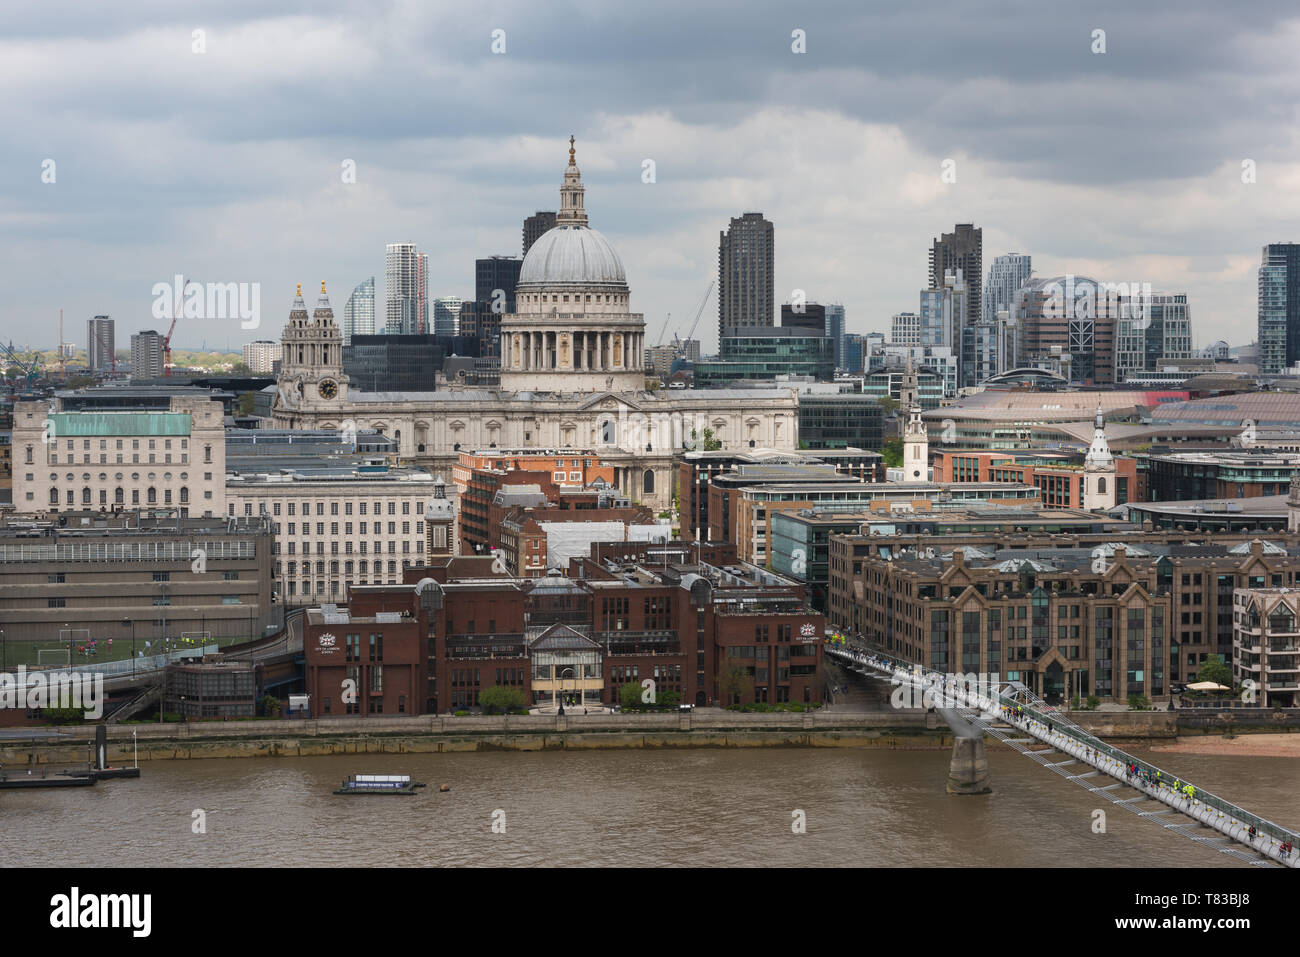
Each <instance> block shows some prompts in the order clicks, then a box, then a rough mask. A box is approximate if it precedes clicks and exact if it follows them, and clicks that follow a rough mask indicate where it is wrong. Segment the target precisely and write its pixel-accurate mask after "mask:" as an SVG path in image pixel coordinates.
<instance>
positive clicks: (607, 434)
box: [600, 419, 614, 445]
mask: <svg viewBox="0 0 1300 957" xmlns="http://www.w3.org/2000/svg"><path fill="white" fill-rule="evenodd" d="M600 441H601V442H602V443H603V444H605V445H613V444H614V422H613V420H612V419H606V420H605V421H604V422H602V423H600Z"/></svg>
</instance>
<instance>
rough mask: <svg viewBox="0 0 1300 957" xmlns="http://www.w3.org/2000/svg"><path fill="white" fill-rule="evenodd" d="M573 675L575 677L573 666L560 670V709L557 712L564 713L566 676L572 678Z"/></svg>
mask: <svg viewBox="0 0 1300 957" xmlns="http://www.w3.org/2000/svg"><path fill="white" fill-rule="evenodd" d="M571 677H573V669H572V668H565V669H564V670H563V671H561V672H560V677H559V682H560V709H559V710H558V711H557V712H556V714H564V679H565V678H571Z"/></svg>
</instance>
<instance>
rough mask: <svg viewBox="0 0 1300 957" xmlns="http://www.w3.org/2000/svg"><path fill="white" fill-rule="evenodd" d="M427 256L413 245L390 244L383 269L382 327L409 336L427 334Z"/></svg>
mask: <svg viewBox="0 0 1300 957" xmlns="http://www.w3.org/2000/svg"><path fill="white" fill-rule="evenodd" d="M427 264H428V257H427V256H426V255H425V254H423V253H421V252H420V251H419V250H418V249H416V247H415V243H389V244H388V248H387V254H386V257H385V269H384V300H385V319H384V328H385V329H386V330H387V331H388V332H390V333H400V334H404V335H411V334H417V333H425V332H429V331H430V330H429V328H428V321H429V284H428V272H427V269H428V265H427Z"/></svg>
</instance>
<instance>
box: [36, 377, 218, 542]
mask: <svg viewBox="0 0 1300 957" xmlns="http://www.w3.org/2000/svg"><path fill="white" fill-rule="evenodd" d="M225 473H226V433H225V429H224V426H223V411H222V407H221V403H220V402H217V401H212V400H208V399H199V398H190V397H173V398H172V399H171V406H170V409H169V410H168V411H167V412H152V411H151V412H133V411H132V412H127V411H120V412H119V411H110V410H98V409H97V410H93V411H84V412H82V411H78V412H64V411H62V400H55V403H54V405H53V407H52V406H51V404H50V403H49V402H18V403H15V406H14V428H13V486H14V489H13V502H14V508H15V510H17V511H19V512H57V511H68V510H73V509H76V510H83V511H84V510H87V509H93V510H97V511H104V512H111V511H116V510H122V509H132V508H178V509H180V511H181V514H182V515H194V516H218V515H224V514H225V513H226V494H225V489H226V486H225V477H226V475H225Z"/></svg>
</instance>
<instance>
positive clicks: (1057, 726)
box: [831, 643, 1300, 844]
mask: <svg viewBox="0 0 1300 957" xmlns="http://www.w3.org/2000/svg"><path fill="white" fill-rule="evenodd" d="M831 644H832V648H831V650H832V652H834V653H838V654H847V655H848V656H849V657H851V658H855V659H861V660H862V661H863V662H864V663H868V664H871V665H872V666H873V667H876V668H879V669H881V670H885V668H886V667H887V666H886V665H884V664H883V663H877V662H883V661H885V660H887V661H888V662H889V663H890V666H897V667H891V673H892V674H894V675H897V674H899V673H900V672H902V673H903V674H908V675H910V676H911V677H912V679H913V680H914V681H917V682H919V683H924V682H923V681H922V680H921V679H922V678H930V679H936V678H939V679H942V678H946V677H948V676H946V675H943V674H941V673H940V672H937V671H926V670H925V669H924V668H922V667H921V666H920V665H918V664H916V663H915V662H910V661H906V660H905V659H902V658H899V657H897V656H894V655H890V656H888V657H887V659H881V658H879V657H878V656H876V655H875V654H873V653H871V652H864V651H861V650H858V649H849V648H835V647H833V643H831ZM902 665H906V666H907V667H901V666H902ZM1019 694H1020V695H1022V696H1026V697H1028V698H1030V699H1031V700H1032V701H1036V702H1038V704H1039V707H1037V708H1035V707H1034V706H1033V704H1030V705H1029V706H1026V705H1025V703H1024V702H1023V701H1022V700H1018V699H1017V697H1016V696H1014V695H1004V694H1003V693H1002V692H1000V691H995V692H994V696H995V697H996V699H997V702H998V703H1000V704H1003V705H1006V706H1008V707H1019V708H1021V709H1022V710H1024V711H1025V713H1026V714H1028V715H1030V716H1031V717H1033V718H1034V720H1036V721H1038V722H1039V723H1040V724H1042V725H1045V726H1046V727H1048V728H1049V729H1051V730H1059V731H1061V732H1062V733H1063V734H1066V735H1068V736H1069V737H1072V738H1075V739H1076V740H1078V741H1079V742H1080V743H1082V744H1085V745H1087V746H1088V747H1090V748H1092V749H1094V750H1096V751H1100V752H1101V753H1103V754H1106V755H1108V756H1109V757H1111V758H1113V759H1115V760H1116V761H1118V762H1119V763H1121V764H1124V765H1126V766H1127V765H1129V764H1134V765H1136V766H1137V767H1138V769H1139V770H1145V771H1149V772H1150V773H1151V774H1156V773H1159V775H1160V777H1159V781H1160V783H1161V784H1168V783H1169V782H1171V781H1180V782H1182V783H1183V784H1190V783H1191V782H1190V781H1184V780H1183V778H1182V776H1181V775H1173V774H1169V773H1168V772H1167V771H1165V769H1164V768H1159V767H1157V766H1156V765H1154V764H1152V763H1150V762H1149V761H1143V760H1142V759H1140V758H1137V757H1134V756H1133V755H1131V754H1129V753H1128V752H1127V751H1122V750H1120V749H1119V748H1116V747H1113V746H1112V745H1109V744H1107V743H1106V742H1105V741H1102V740H1101V739H1100V738H1098V737H1097V736H1096V735H1094V734H1092V733H1090V732H1088V731H1085V730H1084V729H1083V728H1081V727H1079V726H1078V725H1077V724H1075V723H1074V722H1073V721H1070V720H1069V719H1067V718H1063V717H1062V716H1061V715H1060V713H1059V712H1051V713H1050V714H1049V713H1047V712H1045V711H1043V710H1042V709H1043V708H1045V707H1046V702H1044V701H1042V699H1041V698H1038V697H1037V696H1036V695H1034V694H1033V693H1032V692H1029V691H1028V690H1022V691H1020V692H1019ZM953 697H954V700H956V699H957V698H958V697H964V698H965V699H966V701H967V706H968V707H978V708H979V709H980V710H986V709H985V708H984V707H983V705H981V704H980V703H979V700H980V697H979V695H977V694H969V693H967V694H963V693H962V692H961V691H960V690H958V691H955V692H954V695H953ZM972 699H973V700H972ZM984 700H988V699H984ZM1169 786H1170V787H1171V788H1172V786H1173V785H1172V784H1170V785H1169ZM1193 787H1195V785H1193ZM1195 795H1196V798H1197V799H1198V800H1200V801H1201V803H1202V804H1205V805H1207V806H1209V807H1212V808H1214V809H1215V810H1218V811H1222V812H1223V813H1225V814H1229V815H1231V816H1232V817H1235V818H1236V819H1237V820H1239V821H1241V822H1242V823H1244V824H1248V825H1251V826H1253V827H1254V828H1255V829H1256V831H1258V832H1260V833H1262V834H1267V835H1268V836H1270V837H1272V838H1274V839H1275V840H1277V841H1279V843H1283V844H1295V843H1296V842H1297V841H1300V832H1296V831H1293V830H1291V829H1290V828H1287V827H1283V826H1282V825H1281V824H1277V823H1275V822H1273V821H1270V820H1268V819H1267V818H1262V817H1260V816H1259V815H1257V814H1252V813H1251V812H1250V811H1247V810H1246V809H1245V808H1243V807H1240V806H1239V805H1236V804H1233V803H1232V802H1231V801H1228V800H1225V799H1224V798H1221V797H1219V796H1218V795H1217V794H1214V793H1213V792H1211V791H1206V790H1203V789H1202V788H1199V787H1197V788H1196V790H1195Z"/></svg>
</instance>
